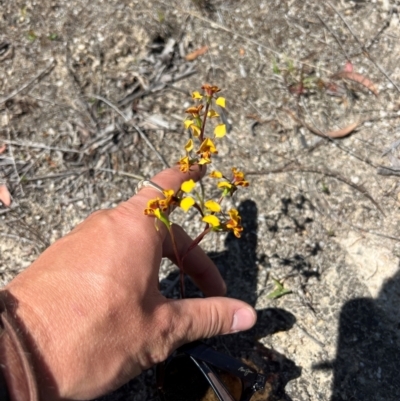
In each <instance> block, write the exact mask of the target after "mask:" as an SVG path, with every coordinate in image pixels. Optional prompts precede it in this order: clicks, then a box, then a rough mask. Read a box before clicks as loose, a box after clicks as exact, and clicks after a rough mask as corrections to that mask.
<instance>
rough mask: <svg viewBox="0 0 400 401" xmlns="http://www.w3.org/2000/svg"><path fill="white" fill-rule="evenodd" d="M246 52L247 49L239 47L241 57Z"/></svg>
mask: <svg viewBox="0 0 400 401" xmlns="http://www.w3.org/2000/svg"><path fill="white" fill-rule="evenodd" d="M245 54H246V50H244V49H242V48H240V49H239V55H240V57H243V56H244V55H245Z"/></svg>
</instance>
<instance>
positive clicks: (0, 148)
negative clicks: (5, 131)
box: [0, 144, 7, 155]
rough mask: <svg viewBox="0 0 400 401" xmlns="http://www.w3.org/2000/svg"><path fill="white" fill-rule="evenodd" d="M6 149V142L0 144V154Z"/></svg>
mask: <svg viewBox="0 0 400 401" xmlns="http://www.w3.org/2000/svg"><path fill="white" fill-rule="evenodd" d="M6 149H7V145H6V144H4V145H1V146H0V155H1V154H2V153H4V152H5V150H6Z"/></svg>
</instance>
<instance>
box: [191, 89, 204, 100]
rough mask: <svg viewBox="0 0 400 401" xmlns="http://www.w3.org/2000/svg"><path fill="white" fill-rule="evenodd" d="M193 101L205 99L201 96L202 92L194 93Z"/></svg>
mask: <svg viewBox="0 0 400 401" xmlns="http://www.w3.org/2000/svg"><path fill="white" fill-rule="evenodd" d="M192 99H203V96H202V95H200V92H198V91H194V92H193V93H192Z"/></svg>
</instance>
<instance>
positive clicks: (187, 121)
mask: <svg viewBox="0 0 400 401" xmlns="http://www.w3.org/2000/svg"><path fill="white" fill-rule="evenodd" d="M183 124H185V128H186V129H188V128H189V127H190V126H191V125H192V124H194V123H193V121H192V120H185V121H184V122H183Z"/></svg>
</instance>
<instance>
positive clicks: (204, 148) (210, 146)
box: [197, 138, 218, 154]
mask: <svg viewBox="0 0 400 401" xmlns="http://www.w3.org/2000/svg"><path fill="white" fill-rule="evenodd" d="M197 153H198V154H203V153H208V154H211V153H214V154H218V150H217V148H216V147H215V144H214V142H213V141H212V140H211V139H210V138H205V139H204V141H203V142H202V144H201V145H200V149H199V150H198V151H197Z"/></svg>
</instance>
